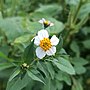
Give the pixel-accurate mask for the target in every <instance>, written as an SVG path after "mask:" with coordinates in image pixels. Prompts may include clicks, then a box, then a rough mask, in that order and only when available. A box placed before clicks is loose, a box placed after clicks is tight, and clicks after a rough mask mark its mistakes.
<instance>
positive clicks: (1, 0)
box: [0, 0, 4, 16]
mask: <svg viewBox="0 0 90 90" xmlns="http://www.w3.org/2000/svg"><path fill="white" fill-rule="evenodd" d="M3 7H4V1H3V0H0V11H1V13H2V16H4V12H3V11H4V10H3Z"/></svg>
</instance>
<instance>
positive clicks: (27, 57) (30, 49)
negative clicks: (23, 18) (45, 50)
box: [23, 41, 34, 64]
mask: <svg viewBox="0 0 90 90" xmlns="http://www.w3.org/2000/svg"><path fill="white" fill-rule="evenodd" d="M23 59H24V61H25V62H26V63H28V64H30V63H31V62H32V61H33V60H34V41H32V42H31V43H30V45H28V46H27V47H26V48H25V50H24V54H23Z"/></svg>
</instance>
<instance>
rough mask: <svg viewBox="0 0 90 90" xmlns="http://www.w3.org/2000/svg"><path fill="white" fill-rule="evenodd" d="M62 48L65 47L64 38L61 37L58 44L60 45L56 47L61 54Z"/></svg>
mask: <svg viewBox="0 0 90 90" xmlns="http://www.w3.org/2000/svg"><path fill="white" fill-rule="evenodd" d="M62 46H63V38H62V37H61V36H60V37H59V43H58V45H57V47H56V48H57V52H60V50H61V48H62Z"/></svg>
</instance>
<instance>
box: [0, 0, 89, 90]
mask: <svg viewBox="0 0 90 90" xmlns="http://www.w3.org/2000/svg"><path fill="white" fill-rule="evenodd" d="M42 17H44V18H47V19H49V20H51V21H52V22H54V23H55V25H56V27H54V28H52V29H51V30H52V31H51V30H49V31H50V33H51V35H52V34H57V33H60V34H61V35H62V37H63V48H64V49H65V50H66V52H67V53H68V55H70V56H71V63H72V64H73V65H74V69H75V71H76V75H75V76H74V77H75V80H73V79H72V80H73V82H74V85H73V86H72V85H67V84H66V83H68V79H64V80H61V81H62V82H63V81H64V82H65V80H66V83H63V88H62V90H66V89H67V90H83V89H84V90H90V0H0V52H3V53H4V54H5V55H6V56H8V57H10V58H11V57H12V58H14V59H17V58H18V59H19V55H21V53H22V52H23V47H24V48H25V47H26V45H27V44H28V41H29V40H30V39H31V38H33V36H34V35H35V32H37V31H38V29H41V28H40V27H41V26H40V24H38V23H37V21H38V20H39V19H41V18H42ZM34 30H35V31H34ZM55 30H56V31H55ZM18 37H19V38H18ZM22 38H23V39H22ZM24 38H26V39H24ZM18 49H20V51H19V50H18ZM3 57H5V56H3ZM5 58H6V57H5ZM0 59H1V61H0V62H2V60H3V58H2V53H0ZM3 62H4V60H3ZM0 67H1V66H0ZM11 71H12V68H10V69H7V70H4V71H0V90H5V88H6V84H7V81H8V78H9V76H10V74H11ZM61 87H62V86H61ZM71 87H72V89H71ZM27 88H28V87H27ZM36 88H37V87H36ZM73 88H74V89H73ZM82 88H83V89H82ZM35 90H38V89H35Z"/></svg>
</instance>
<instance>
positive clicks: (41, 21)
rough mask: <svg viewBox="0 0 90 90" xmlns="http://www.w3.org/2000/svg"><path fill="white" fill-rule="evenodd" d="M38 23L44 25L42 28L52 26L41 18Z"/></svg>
mask: <svg viewBox="0 0 90 90" xmlns="http://www.w3.org/2000/svg"><path fill="white" fill-rule="evenodd" d="M39 23H41V24H43V25H44V28H47V27H48V26H53V25H54V24H53V23H51V22H50V21H48V20H45V19H44V18H42V19H41V20H39Z"/></svg>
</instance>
